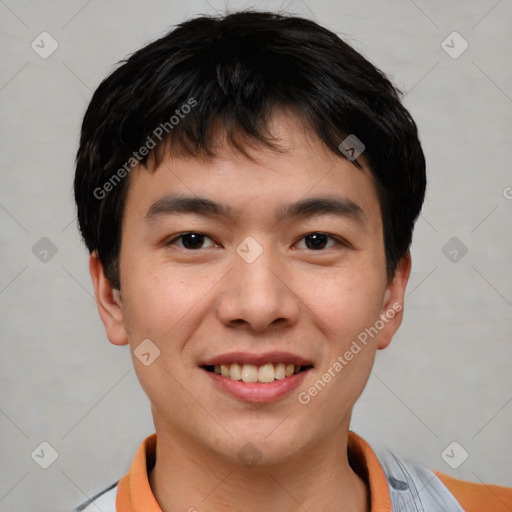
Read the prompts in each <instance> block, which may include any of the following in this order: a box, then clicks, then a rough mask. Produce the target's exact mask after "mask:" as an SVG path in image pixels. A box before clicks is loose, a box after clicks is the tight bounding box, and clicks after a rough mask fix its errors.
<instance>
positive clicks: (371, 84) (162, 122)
mask: <svg viewBox="0 0 512 512" xmlns="http://www.w3.org/2000/svg"><path fill="white" fill-rule="evenodd" d="M402 95H403V93H402V92H401V91H399V90H398V89H397V88H396V87H395V86H393V84H392V83H391V81H390V80H389V79H388V78H387V77H386V76H385V74H384V73H383V72H382V71H380V70H379V69H377V68H376V67H375V66H374V65H372V64H371V63H370V62H368V60H366V59H365V58H364V57H363V56H362V55H361V54H360V53H358V52H357V51H355V50H354V49H353V48H352V47H351V46H350V45H348V44H347V43H346V42H344V41H343V40H342V39H341V38H340V37H338V36H337V35H336V34H335V33H334V32H331V31H330V30H328V29H326V28H324V27H322V26H320V25H318V24H317V23H315V22H313V21H311V20H308V19H305V18H301V17H297V16H291V15H285V14H278V13H272V12H260V11H253V10H245V11H239V12H234V13H230V14H227V15H223V16H199V17H196V18H193V19H190V20H188V21H186V22H184V23H181V24H180V25H178V26H177V27H176V28H175V29H173V30H171V31H170V32H169V33H167V34H166V35H165V36H163V37H161V38H160V39H158V40H156V41H154V42H152V43H150V44H148V45H147V46H145V47H144V48H142V49H140V50H138V51H137V52H135V53H134V54H132V55H131V56H130V57H129V58H128V59H126V60H124V61H122V62H121V65H120V66H119V67H117V69H115V71H113V72H112V73H111V74H110V75H109V76H108V77H107V78H105V79H104V80H103V82H102V83H101V84H100V85H99V87H98V88H97V89H96V91H95V92H94V94H93V96H92V99H91V101H90V104H89V106H88V108H87V111H86V113H85V116H84V119H83V124H82V130H81V137H80V144H79V149H78V152H77V158H76V174H75V181H74V191H75V200H76V204H77V209H78V223H79V228H80V232H81V234H82V237H83V239H84V241H85V244H86V246H87V248H88V250H89V252H93V251H95V250H97V251H98V255H99V258H100V260H101V262H102V264H103V266H104V269H105V274H106V276H107V278H108V279H109V281H110V282H111V284H112V285H113V287H114V288H116V289H120V284H121V283H120V279H119V252H120V247H121V227H122V217H123V210H124V203H125V198H126V192H127V188H128V185H129V181H130V180H129V172H130V170H131V169H132V168H133V167H134V166H135V165H136V164H138V163H139V162H140V163H141V164H142V165H144V166H146V167H148V158H155V159H156V161H158V160H159V159H160V158H161V156H162V154H163V151H170V152H171V154H176V155H179V154H181V155H190V156H197V157H202V158H212V157H214V156H215V142H216V140H217V136H218V133H219V130H220V131H221V132H222V133H223V134H224V135H225V137H226V139H227V141H228V143H229V144H230V145H231V146H232V147H233V148H235V149H237V150H239V151H241V152H242V153H244V154H246V152H245V150H244V148H245V147H249V146H253V145H257V144H264V145H266V146H268V147H271V148H274V149H276V150H279V149H278V148H276V146H275V145H274V143H273V141H272V137H271V136H270V134H269V131H268V122H269V119H270V118H271V116H272V112H273V111H274V109H276V108H280V107H282V108H287V109H292V110H293V112H295V113H296V114H297V115H298V116H300V119H301V120H303V122H304V125H305V126H307V127H308V128H310V129H311V130H312V131H313V132H314V133H315V134H316V135H317V136H318V137H319V139H320V140H321V141H323V143H324V144H325V145H326V146H327V147H328V148H329V149H330V150H332V152H333V153H335V154H336V155H337V156H339V157H341V158H348V159H349V160H351V161H353V163H354V164H355V165H356V166H358V167H360V168H361V167H362V166H361V164H360V163H359V161H358V160H360V159H363V160H364V161H365V162H366V163H367V165H368V166H369V168H370V171H371V173H372V175H373V178H374V181H375V183H376V186H377V190H378V194H379V201H380V208H381V213H382V220H383V228H384V246H385V253H386V274H387V278H388V281H390V280H391V279H392V278H393V276H394V273H395V270H396V267H397V264H398V262H399V260H400V259H401V258H402V257H403V256H405V254H406V253H407V251H408V250H409V247H410V244H411V240H412V232H413V229H414V223H415V221H416V219H417V217H418V215H419V213H420V210H421V206H422V203H423V199H424V195H425V186H426V177H425V157H424V154H423V150H422V148H421V144H420V141H419V136H418V131H417V127H416V124H415V122H414V120H413V119H412V117H411V115H410V114H409V112H408V111H407V109H406V108H405V107H404V106H403V105H402V103H401V96H402ZM349 135H355V136H356V137H357V138H358V139H359V140H360V141H362V143H363V144H364V146H365V149H364V153H363V154H362V155H361V156H360V157H359V158H358V159H355V160H354V159H353V158H350V154H348V155H347V154H346V152H342V151H341V150H340V143H342V141H344V139H345V138H346V137H347V136H349Z"/></svg>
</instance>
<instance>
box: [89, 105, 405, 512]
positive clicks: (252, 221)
mask: <svg viewBox="0 0 512 512" xmlns="http://www.w3.org/2000/svg"><path fill="white" fill-rule="evenodd" d="M270 129H271V132H272V133H273V134H274V135H275V136H276V137H278V139H279V144H280V145H281V146H282V147H283V148H284V149H285V151H284V152H282V153H277V152H275V151H272V150H271V149H268V148H263V147H260V148H257V149H254V150H250V152H251V154H252V155H253V157H254V158H255V159H256V161H255V162H252V161H251V160H249V159H247V158H246V157H244V156H242V155H240V154H238V153H236V152H234V151H233V150H232V149H231V148H230V147H229V146H228V145H226V144H225V143H223V144H221V145H220V148H219V152H218V154H217V156H216V158H215V159H213V160H210V161H201V160H200V159H198V158H190V157H189V158H176V157H174V158H171V157H170V156H169V157H167V158H165V159H164V160H163V161H162V163H161V164H160V165H159V166H158V167H156V168H153V169H151V170H150V171H148V170H146V169H143V168H141V169H134V170H133V171H132V173H131V175H130V183H129V190H128V195H127V199H126V205H125V213H124V218H123V226H122V244H121V251H120V278H121V293H119V291H118V290H114V289H112V287H111V285H110V283H109V282H108V280H107V279H106V277H105V274H104V271H103V267H102V264H101V262H100V260H99V258H98V257H97V255H96V253H93V254H91V258H90V272H91V276H92V280H93V283H94V288H95V293H96V300H97V303H98V309H99V313H100V316H101V319H102V321H103V323H104V325H105V329H106V334H107V337H108V339H109V340H110V341H111V342H112V343H113V344H115V345H124V344H130V348H131V351H132V354H133V351H134V350H135V348H136V347H137V346H138V345H139V344H140V343H141V341H142V340H144V339H147V338H149V339H150V340H151V341H152V342H153V343H154V344H155V345H157V346H158V347H159V349H160V351H161V353H160V356H159V357H158V358H157V359H156V360H155V361H154V362H153V363H152V364H151V365H149V366H145V365H143V364H141V362H140V361H139V360H138V359H137V358H136V357H133V362H134V366H135V370H136V372H137V376H138V378H139V380H140V383H141V385H142V387H143V389H144V390H145V392H146V394H147V395H148V397H149V399H150V401H151V404H152V413H153V418H154V423H155V428H156V432H157V436H158V443H157V453H156V459H157V461H156V464H155V467H154V469H153V470H152V471H151V472H150V475H149V481H150V485H151V488H152V490H153V493H154V495H155V497H156V499H157V501H158V503H159V504H160V506H161V508H162V510H163V511H164V512H174V511H178V510H179V511H183V510H188V509H189V508H191V507H194V508H196V509H197V510H198V511H199V512H200V511H201V510H209V511H220V510H239V509H243V510H244V511H248V512H252V511H260V510H266V511H268V512H273V511H276V512H277V511H279V512H282V511H283V510H285V511H298V510H304V509H306V510H308V511H311V512H313V511H321V510H322V511H323V510H334V509H336V510H339V511H350V512H355V511H356V512H363V511H369V510H370V503H369V491H368V486H367V483H366V482H365V481H364V479H363V478H362V477H361V476H359V475H358V474H357V473H356V472H355V471H354V469H353V468H352V467H351V466H350V465H349V463H348V458H347V435H348V430H349V424H350V417H351V412H352V408H353V406H354V403H355V402H356V400H357V399H358V397H359V396H360V395H361V393H362V391H363V389H364V387H365V385H366V383H367V380H368V377H369V374H370V371H371V368H372V365H373V362H374V357H375V353H376V351H377V350H378V349H383V348H385V347H387V346H388V345H389V343H390V341H391V339H392V336H393V335H394V333H395V332H396V330H397V329H398V327H399V326H400V323H401V321H402V313H403V311H399V312H397V313H396V315H395V316H394V318H392V319H391V320H389V321H388V322H386V323H385V325H384V327H383V328H382V329H381V330H380V331H379V334H378V335H377V336H375V337H374V338H372V339H370V341H369V343H368V344H367V345H366V346H365V347H364V348H363V349H362V350H361V351H360V352H359V353H358V354H357V355H355V356H354V358H353V359H352V360H351V361H350V362H349V364H347V365H346V366H345V367H344V368H343V370H342V371H341V372H338V373H337V374H336V376H335V377H334V378H333V379H332V380H331V381H330V382H329V383H328V384H327V385H326V386H325V387H324V388H323V389H322V390H321V392H319V393H318V394H317V396H315V397H314V398H312V399H311V401H310V402H309V403H308V404H306V405H303V404H301V403H300V402H299V401H298V399H297V395H298V393H299V392H301V391H304V390H307V389H308V388H309V387H310V386H311V385H312V384H313V383H314V382H315V381H316V380H317V379H319V378H321V376H322V375H323V374H324V373H325V372H327V371H328V369H329V368H330V367H332V365H333V363H334V362H335V361H336V360H337V358H338V356H339V355H342V354H344V353H345V352H346V351H347V350H348V349H349V347H350V345H351V343H352V341H353V340H355V339H357V336H358V335H359V334H360V333H361V332H362V331H364V329H365V328H367V327H369V326H373V325H374V324H375V322H376V321H377V320H379V317H380V315H381V314H385V313H386V312H387V311H389V310H390V309H393V304H395V305H396V304H403V298H404V292H405V288H406V284H407V280H408V278H409V273H410V268H411V260H410V255H409V253H407V255H406V256H405V257H404V258H403V259H402V260H401V261H400V262H399V265H398V268H397V270H396V273H395V276H394V279H393V280H392V281H391V282H388V280H387V279H386V260H385V253H384V241H383V228H382V219H381V214H380V208H379V201H378V196H377V192H376V188H375V185H374V183H373V179H372V177H371V174H370V172H369V171H368V168H367V167H366V166H365V167H364V170H360V169H358V168H357V167H355V166H354V165H353V164H352V163H351V162H349V161H348V160H345V159H344V158H342V157H338V156H337V155H334V154H333V153H332V152H331V151H329V150H328V149H327V148H326V147H325V146H324V145H323V144H322V143H321V142H320V141H319V140H318V139H317V138H316V137H315V136H314V135H312V134H311V132H307V131H306V130H305V128H304V127H303V125H302V124H301V123H300V121H299V120H298V118H296V117H294V116H293V115H292V114H290V113H286V112H276V113H275V114H274V116H273V118H272V122H271V125H270ZM363 165H364V162H363ZM170 193H182V194H186V195H191V196H201V197H206V198H209V199H212V200H215V201H218V202H221V203H224V204H226V205H229V206H230V207H231V208H233V211H234V212H235V216H234V217H233V218H215V217H206V216H202V215H197V214H190V213H186V214H183V213H181V214H179V215H176V214H175V215H167V216H161V217H158V218H157V219H156V220H155V221H154V222H153V223H147V222H146V221H145V220H144V217H145V215H146V213H147V211H148V209H149V207H150V206H151V205H152V204H153V203H154V202H155V201H156V200H158V199H160V198H161V197H163V196H165V195H167V194H170ZM324 195H329V196H332V195H336V196H343V197H345V198H348V199H350V200H352V201H353V202H354V203H357V204H358V205H359V206H360V207H361V209H362V211H363V212H364V214H363V216H362V221H361V222H357V221H355V220H354V219H352V218H350V217H348V216H344V217H341V216H334V215H322V216H312V217H307V218H295V219H294V218H290V219H287V220H282V219H281V220H280V219H279V218H278V217H276V214H275V211H276V208H277V207H278V206H279V205H283V204H288V203H291V202H294V201H297V200H299V199H303V198H305V197H313V196H315V197H316V196H324ZM189 231H194V232H199V233H203V234H205V235H206V237H205V238H204V242H203V244H202V245H201V242H198V243H197V242H196V243H197V244H198V247H199V248H197V249H194V248H193V249H187V248H185V246H184V245H183V243H184V240H183V239H177V240H175V241H174V242H172V244H170V243H169V242H171V241H172V240H173V239H176V238H177V236H178V235H180V234H183V233H184V232H189ZM319 232H320V233H327V234H329V235H330V236H333V237H334V238H332V239H326V245H325V246H324V247H323V248H321V249H315V248H314V247H313V248H311V246H308V244H307V238H305V237H306V236H307V235H309V234H311V233H319ZM248 236H251V237H253V238H254V239H256V240H257V242H258V243H259V245H260V246H261V248H262V249H263V252H262V254H261V255H260V256H259V257H258V258H257V259H256V260H255V261H254V262H253V263H250V264H249V263H247V262H246V261H244V259H242V258H241V257H240V256H239V255H238V254H237V252H236V251H235V249H236V247H237V246H238V245H239V244H240V243H241V242H242V241H243V240H244V239H245V238H246V237H248ZM336 238H339V239H341V240H345V241H346V242H348V244H345V245H343V244H341V243H339V242H337V240H336ZM308 247H309V248H308ZM274 350H279V351H281V350H282V351H290V352H293V353H294V354H298V355H300V356H302V357H304V358H306V359H308V360H310V361H312V362H313V364H314V368H313V369H312V370H310V371H309V374H308V375H307V376H306V379H305V381H304V382H303V383H302V384H301V386H300V388H299V389H298V390H296V391H293V392H292V393H291V394H290V395H287V396H285V397H284V398H282V399H280V400H279V401H277V402H275V403H266V404H249V403H246V402H243V401H240V400H237V399H235V398H233V397H231V396H228V395H226V394H224V393H223V392H221V391H220V390H218V389H217V388H216V387H215V386H213V385H212V384H211V382H210V379H209V376H208V374H206V373H205V371H204V370H203V369H201V368H200V367H199V366H198V364H199V363H200V362H201V361H204V360H205V359H207V358H210V357H213V356H215V355H219V354H223V353H226V352H231V351H247V352H251V353H261V352H267V351H274ZM248 442H250V443H252V444H253V445H254V446H255V447H256V448H257V450H258V451H259V452H260V454H261V458H260V460H259V461H258V462H257V464H255V465H253V466H246V465H244V464H242V463H241V462H240V461H239V459H238V457H237V453H238V452H239V450H240V449H241V448H242V447H244V446H245V445H246V443H248ZM176 467H179V468H180V469H179V471H176V469H175V468H176Z"/></svg>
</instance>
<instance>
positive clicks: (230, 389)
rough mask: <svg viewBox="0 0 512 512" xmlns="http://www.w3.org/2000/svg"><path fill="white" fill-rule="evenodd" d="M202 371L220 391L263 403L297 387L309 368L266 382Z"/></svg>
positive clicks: (279, 397) (247, 400) (246, 400)
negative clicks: (249, 380) (236, 378)
mask: <svg viewBox="0 0 512 512" xmlns="http://www.w3.org/2000/svg"><path fill="white" fill-rule="evenodd" d="M204 371H205V372H206V373H207V374H208V376H209V377H210V379H211V380H212V382H213V383H214V385H216V386H217V387H218V388H220V389H221V391H223V392H225V393H227V394H229V395H231V396H234V397H235V398H238V399H239V400H244V401H245V402H253V403H264V402H276V401H277V400H280V399H281V398H284V397H285V396H286V395H288V394H290V393H291V392H292V391H293V390H294V389H296V388H298V387H299V386H300V384H301V383H302V381H303V380H304V379H305V378H306V375H307V373H308V372H309V369H308V370H304V371H302V372H300V373H296V374H294V375H291V376H290V377H285V378H284V379H279V380H274V382H266V383H263V382H244V381H243V380H233V379H230V378H229V377H223V376H222V375H218V374H216V373H214V372H209V371H207V370H204Z"/></svg>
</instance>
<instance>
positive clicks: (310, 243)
mask: <svg viewBox="0 0 512 512" xmlns="http://www.w3.org/2000/svg"><path fill="white" fill-rule="evenodd" d="M329 239H330V240H332V241H334V242H335V244H339V243H340V242H338V240H336V239H335V238H334V237H332V236H329V235H326V234H325V233H310V234H309V235H306V236H304V237H302V238H301V240H305V241H306V243H305V245H306V249H311V250H313V251H318V250H319V249H325V248H326V247H325V246H326V245H327V243H328V242H327V241H328V240H329ZM327 248H328V249H329V247H327Z"/></svg>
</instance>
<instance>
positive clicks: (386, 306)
mask: <svg viewBox="0 0 512 512" xmlns="http://www.w3.org/2000/svg"><path fill="white" fill-rule="evenodd" d="M410 273H411V253H410V252H409V251H407V253H406V254H405V256H404V257H403V258H402V259H401V260H400V261H399V262H398V265H397V268H396V271H395V275H394V276H393V280H392V281H391V283H389V284H388V285H387V287H386V291H385V293H384V299H383V304H382V311H381V318H382V320H383V323H384V327H383V328H382V329H381V331H380V332H379V337H378V341H377V348H378V349H379V350H382V349H384V348H386V347H387V346H388V345H389V344H390V343H391V340H392V338H393V336H394V334H395V333H396V331H397V330H398V328H399V327H400V325H401V323H402V318H403V310H404V297H405V288H406V287H407V282H408V281H409V275H410Z"/></svg>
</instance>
